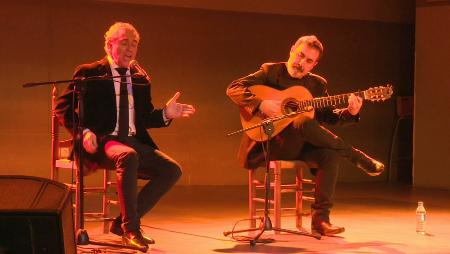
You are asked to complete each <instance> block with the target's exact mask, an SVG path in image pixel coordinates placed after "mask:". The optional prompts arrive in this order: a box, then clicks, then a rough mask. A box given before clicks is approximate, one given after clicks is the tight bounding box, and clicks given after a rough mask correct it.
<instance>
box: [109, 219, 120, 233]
mask: <svg viewBox="0 0 450 254" xmlns="http://www.w3.org/2000/svg"><path fill="white" fill-rule="evenodd" d="M121 224H122V223H121V222H117V221H116V220H113V221H112V222H111V225H110V226H109V232H111V233H113V234H115V235H118V236H122V235H123V229H122V227H121Z"/></svg>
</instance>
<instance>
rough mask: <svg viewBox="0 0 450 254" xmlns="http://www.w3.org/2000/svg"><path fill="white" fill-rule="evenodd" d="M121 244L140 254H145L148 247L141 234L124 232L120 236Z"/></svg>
mask: <svg viewBox="0 0 450 254" xmlns="http://www.w3.org/2000/svg"><path fill="white" fill-rule="evenodd" d="M122 242H123V243H124V244H125V245H127V246H130V247H133V248H134V249H136V250H139V251H141V252H144V253H145V252H147V250H148V245H147V243H145V241H144V239H143V237H142V234H141V232H139V231H138V232H126V233H124V234H123V235H122Z"/></svg>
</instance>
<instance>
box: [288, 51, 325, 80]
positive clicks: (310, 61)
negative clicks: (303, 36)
mask: <svg viewBox="0 0 450 254" xmlns="http://www.w3.org/2000/svg"><path fill="white" fill-rule="evenodd" d="M319 55H320V53H319V51H318V50H317V49H315V48H311V47H309V46H308V45H306V44H305V43H302V44H300V45H299V46H298V47H297V48H294V49H292V50H291V53H290V55H289V59H288V62H287V64H286V66H287V69H288V72H289V75H291V77H293V78H302V77H303V76H305V75H306V74H307V73H308V72H310V71H311V70H312V69H313V68H314V66H316V64H317V63H318V59H319Z"/></svg>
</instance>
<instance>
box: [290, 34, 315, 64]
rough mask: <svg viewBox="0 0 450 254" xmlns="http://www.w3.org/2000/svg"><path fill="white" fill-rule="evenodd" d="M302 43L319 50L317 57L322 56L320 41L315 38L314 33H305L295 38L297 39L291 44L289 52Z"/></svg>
mask: <svg viewBox="0 0 450 254" xmlns="http://www.w3.org/2000/svg"><path fill="white" fill-rule="evenodd" d="M302 43H305V44H306V45H308V46H309V47H311V48H313V49H316V50H317V51H319V58H318V59H320V57H322V54H323V46H322V43H321V42H320V41H319V39H317V37H316V36H315V35H305V36H302V37H300V38H298V39H297V41H296V42H295V43H294V45H292V47H291V52H292V51H294V50H295V49H296V48H297V47H298V46H300V45H301V44H302ZM318 59H317V60H318Z"/></svg>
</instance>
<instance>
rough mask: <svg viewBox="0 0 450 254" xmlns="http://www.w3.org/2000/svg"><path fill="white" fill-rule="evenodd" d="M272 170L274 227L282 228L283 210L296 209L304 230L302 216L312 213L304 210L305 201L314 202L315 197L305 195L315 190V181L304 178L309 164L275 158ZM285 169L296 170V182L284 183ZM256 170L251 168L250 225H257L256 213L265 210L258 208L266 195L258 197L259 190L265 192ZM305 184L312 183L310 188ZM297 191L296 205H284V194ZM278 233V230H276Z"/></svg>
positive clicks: (297, 218)
mask: <svg viewBox="0 0 450 254" xmlns="http://www.w3.org/2000/svg"><path fill="white" fill-rule="evenodd" d="M269 167H270V172H271V173H273V181H272V180H271V182H270V189H271V191H272V193H273V199H271V200H269V204H270V207H271V208H270V212H273V217H272V218H273V220H274V227H276V228H281V216H282V212H283V211H286V210H290V211H292V210H293V211H295V217H296V227H297V229H298V230H300V231H304V230H305V229H303V227H302V216H307V215H310V213H305V212H304V211H303V201H310V202H314V198H313V197H310V196H305V195H303V194H304V193H311V192H314V184H315V183H314V182H313V181H312V180H310V179H304V178H303V171H304V170H309V166H308V165H307V164H306V163H305V162H304V161H300V160H296V161H284V160H275V161H270V162H269ZM284 170H295V171H296V172H295V183H283V182H282V173H283V171H284ZM255 171H256V170H249V174H248V176H249V181H248V183H249V188H248V191H249V217H250V227H251V228H254V227H256V219H257V218H258V217H257V216H256V213H257V212H259V211H264V209H262V208H261V209H257V207H256V206H257V203H263V204H264V201H265V200H264V195H263V196H261V197H257V196H256V195H257V190H262V191H259V192H261V193H262V194H264V187H265V185H264V182H261V181H260V180H257V179H256V176H255ZM304 185H310V186H311V187H310V188H304ZM292 192H295V207H283V206H282V201H281V200H282V194H284V193H292ZM275 233H278V234H279V232H278V231H275Z"/></svg>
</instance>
